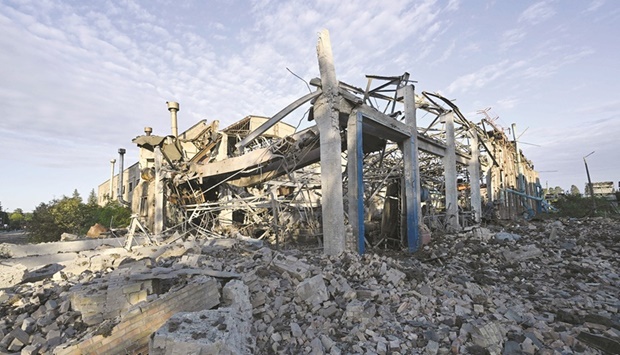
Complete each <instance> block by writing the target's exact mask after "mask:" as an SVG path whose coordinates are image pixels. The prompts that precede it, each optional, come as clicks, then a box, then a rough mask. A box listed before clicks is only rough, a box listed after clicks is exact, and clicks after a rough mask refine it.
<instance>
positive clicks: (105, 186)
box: [97, 163, 140, 206]
mask: <svg viewBox="0 0 620 355" xmlns="http://www.w3.org/2000/svg"><path fill="white" fill-rule="evenodd" d="M138 183H140V165H139V164H138V163H135V164H133V165H131V166H130V167H128V168H127V169H125V170H124V171H123V195H122V196H123V200H125V201H127V202H129V203H131V202H132V200H133V190H134V189H135V188H136V187H137V186H138ZM117 198H118V174H116V175H114V178H113V179H112V196H110V179H108V180H106V181H104V182H103V183H101V184H100V185H99V187H98V188H97V203H98V204H99V206H105V204H106V203H108V202H109V201H112V200H116V199H117Z"/></svg>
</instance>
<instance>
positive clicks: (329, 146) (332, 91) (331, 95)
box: [314, 30, 345, 255]
mask: <svg viewBox="0 0 620 355" xmlns="http://www.w3.org/2000/svg"><path fill="white" fill-rule="evenodd" d="M316 49H317V57H318V61H319V71H320V73H321V86H322V90H323V93H322V94H321V96H319V97H318V99H317V101H316V103H315V104H314V117H315V119H316V122H317V126H318V128H319V134H320V144H321V195H322V196H323V197H322V198H321V208H322V218H323V252H324V253H325V254H327V255H338V254H341V253H342V252H343V251H344V249H345V233H344V207H343V201H342V163H341V160H342V159H341V141H340V127H339V123H338V114H339V112H338V99H339V93H338V80H337V79H336V70H335V68H334V59H333V55H332V49H331V43H330V39H329V32H328V31H327V30H322V31H321V33H320V34H319V40H318V43H317V48H316Z"/></svg>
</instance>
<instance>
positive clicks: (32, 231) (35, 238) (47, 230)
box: [28, 200, 64, 243]
mask: <svg viewBox="0 0 620 355" xmlns="http://www.w3.org/2000/svg"><path fill="white" fill-rule="evenodd" d="M56 203H57V201H56V200H55V201H51V202H50V203H49V204H47V203H43V202H41V204H40V205H39V206H37V208H35V209H34V211H33V212H32V219H31V220H30V221H29V223H28V234H29V237H30V241H31V242H34V243H42V242H55V241H58V240H60V235H61V234H62V233H63V232H64V231H63V230H62V228H61V227H60V226H59V225H58V224H57V223H56V221H55V220H54V215H53V214H52V209H53V207H54V205H55V204H56Z"/></svg>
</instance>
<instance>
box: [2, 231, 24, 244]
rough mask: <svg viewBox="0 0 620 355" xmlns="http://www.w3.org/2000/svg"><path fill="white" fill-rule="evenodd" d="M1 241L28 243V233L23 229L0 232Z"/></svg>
mask: <svg viewBox="0 0 620 355" xmlns="http://www.w3.org/2000/svg"><path fill="white" fill-rule="evenodd" d="M0 243H12V244H27V243H28V234H26V231H23V230H19V231H10V232H0Z"/></svg>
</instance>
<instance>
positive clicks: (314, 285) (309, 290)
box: [295, 274, 329, 306]
mask: <svg viewBox="0 0 620 355" xmlns="http://www.w3.org/2000/svg"><path fill="white" fill-rule="evenodd" d="M295 293H296V294H297V296H299V298H301V299H302V300H303V301H304V302H306V303H308V304H310V305H312V306H316V305H319V304H321V303H322V302H324V301H327V300H328V299H329V294H328V292H327V287H326V286H325V281H323V275H322V274H319V275H316V276H313V277H311V278H309V279H307V280H304V281H302V282H300V283H299V285H297V288H296V289H295Z"/></svg>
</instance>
